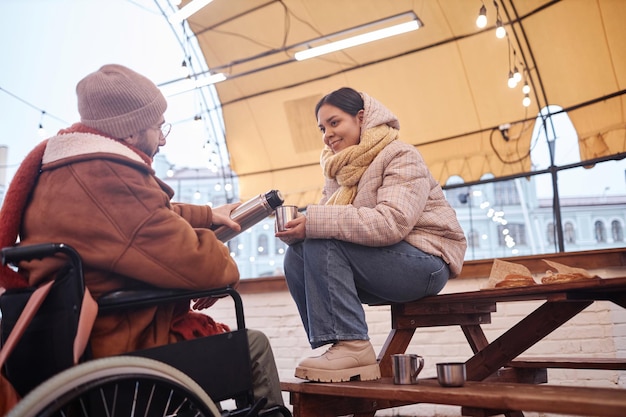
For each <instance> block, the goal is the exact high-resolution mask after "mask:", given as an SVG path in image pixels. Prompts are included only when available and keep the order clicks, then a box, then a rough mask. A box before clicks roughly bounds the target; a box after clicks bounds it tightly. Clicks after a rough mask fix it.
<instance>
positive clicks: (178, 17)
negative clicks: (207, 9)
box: [168, 0, 213, 25]
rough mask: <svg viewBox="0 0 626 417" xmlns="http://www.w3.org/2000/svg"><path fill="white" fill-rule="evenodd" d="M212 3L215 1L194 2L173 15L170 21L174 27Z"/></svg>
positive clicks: (195, 0)
mask: <svg viewBox="0 0 626 417" xmlns="http://www.w3.org/2000/svg"><path fill="white" fill-rule="evenodd" d="M212 1H213V0H192V1H190V2H189V3H187V4H186V5H185V6H184V7H183V8H181V9H180V10H179V11H177V12H176V13H174V14H173V15H171V16H170V17H169V19H168V20H169V21H170V23H171V24H173V25H175V24H178V23H180V22H182V21H183V20H185V19H187V18H188V17H189V16H191V15H192V14H194V13H195V12H197V11H198V10H200V9H202V8H203V7H204V6H206V5H207V4H209V3H211V2H212Z"/></svg>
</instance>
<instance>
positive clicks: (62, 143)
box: [42, 132, 146, 165]
mask: <svg viewBox="0 0 626 417" xmlns="http://www.w3.org/2000/svg"><path fill="white" fill-rule="evenodd" d="M102 155H110V156H116V157H119V158H123V159H128V160H130V161H134V162H137V163H141V164H143V165H146V163H145V162H144V161H143V159H142V158H141V157H140V156H139V155H138V154H137V153H136V152H134V151H133V150H132V149H130V148H129V147H127V146H125V145H123V144H122V143H120V142H118V141H116V140H114V139H110V138H107V137H105V136H100V135H95V134H92V133H82V132H74V133H68V134H63V135H58V136H54V137H52V138H50V140H49V141H48V144H47V146H46V150H45V151H44V155H43V158H42V164H44V165H45V164H53V163H57V162H59V161H62V160H65V159H68V158H80V159H85V158H95V157H101V156H102Z"/></svg>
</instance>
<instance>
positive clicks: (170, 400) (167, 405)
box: [163, 389, 174, 417]
mask: <svg viewBox="0 0 626 417" xmlns="http://www.w3.org/2000/svg"><path fill="white" fill-rule="evenodd" d="M172 395H174V390H172V389H170V395H169V396H168V397H167V403H166V404H165V410H163V417H166V416H169V415H172V414H168V413H167V410H169V409H170V404H171V403H172Z"/></svg>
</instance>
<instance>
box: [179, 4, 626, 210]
mask: <svg viewBox="0 0 626 417" xmlns="http://www.w3.org/2000/svg"><path fill="white" fill-rule="evenodd" d="M186 3H187V2H183V4H182V5H181V6H184V5H185V4H186ZM495 3H496V4H497V5H498V7H497V9H496V6H495V5H494V2H493V1H487V0H484V3H483V1H481V0H393V1H385V0H358V1H357V0H315V1H311V0H282V1H278V0H269V1H268V0H245V1H244V0H214V1H213V2H212V3H211V4H209V5H208V6H206V7H205V8H204V9H202V10H201V11H200V12H198V13H196V14H195V15H193V16H191V17H190V18H189V19H188V22H189V25H190V27H191V29H192V31H193V32H194V34H195V36H196V37H197V39H198V42H199V45H200V48H201V50H202V53H203V54H204V57H205V59H206V61H207V64H208V65H209V67H210V68H211V69H212V70H213V71H215V72H223V73H225V74H226V75H227V76H228V77H229V78H228V79H227V80H226V81H223V82H221V83H219V84H216V89H217V92H218V95H219V98H220V101H221V103H222V106H223V115H224V120H225V129H226V131H225V135H226V142H227V146H228V150H229V152H230V156H231V165H232V168H233V169H234V171H235V172H236V173H237V174H238V175H239V177H240V186H241V197H242V198H246V197H250V196H253V195H257V194H259V193H261V192H264V191H266V190H268V189H271V188H277V189H279V190H281V191H282V192H283V194H285V195H286V197H287V200H288V202H289V203H292V204H297V205H299V206H305V205H306V204H309V203H313V202H316V201H317V199H318V198H319V192H320V187H321V184H322V174H321V170H320V168H319V155H320V150H321V148H322V141H321V135H320V133H319V132H318V129H317V126H316V125H317V123H316V120H315V115H314V105H315V103H316V102H317V100H319V98H321V97H322V96H323V95H324V94H326V93H328V92H330V91H332V90H335V89H337V88H339V87H342V86H350V87H353V88H355V89H357V90H360V91H365V92H367V93H368V94H370V95H372V96H374V97H376V98H377V99H379V100H380V101H381V102H383V103H384V104H385V105H386V106H388V107H389V108H390V109H391V110H392V111H393V112H394V113H395V114H396V115H397V116H398V118H399V119H400V124H401V130H400V137H401V139H402V140H403V141H405V142H408V143H410V144H414V145H416V146H417V148H418V149H419V150H420V151H421V152H422V154H423V155H424V158H425V159H426V162H427V163H428V165H429V166H430V168H431V170H432V172H433V174H434V175H435V177H436V178H437V179H438V180H439V181H440V182H441V183H442V184H444V183H445V182H446V181H447V180H448V179H449V178H450V177H451V176H459V177H461V178H462V179H463V180H464V181H466V182H467V181H474V180H477V179H479V178H481V176H483V175H484V174H486V173H489V174H492V175H494V176H497V177H498V176H506V175H512V174H516V173H520V172H527V171H529V170H530V159H529V156H528V154H529V144H530V142H531V135H532V132H533V129H534V125H535V118H536V116H537V114H538V113H539V111H540V109H542V108H543V107H545V106H546V105H548V104H550V105H558V106H561V107H562V108H565V109H568V110H569V111H568V114H569V116H570V118H571V119H572V122H573V124H574V127H575V128H576V130H577V132H578V135H579V138H580V149H581V159H583V160H587V159H592V158H595V157H599V156H604V155H610V154H619V153H623V152H625V151H626V96H624V94H623V93H624V90H625V88H626V24H625V23H624V22H626V1H623V0H563V1H551V0H496V2H495ZM483 4H484V5H485V6H486V9H487V18H488V25H487V27H486V28H484V29H478V28H477V27H476V24H475V20H476V17H477V16H478V12H479V9H480V7H481V6H482V5H483ZM407 12H409V17H408V18H407ZM411 14H414V15H416V16H417V17H418V18H419V20H421V22H423V24H424V26H423V27H421V28H420V29H419V30H417V31H413V32H409V33H406V34H402V35H398V36H395V37H391V38H387V39H384V40H379V41H376V42H372V43H369V44H366V45H361V46H356V47H353V48H350V49H346V50H343V51H340V52H335V53H331V54H328V55H323V56H320V57H317V58H312V59H309V60H305V61H296V60H295V59H294V53H295V52H297V51H299V50H303V49H306V47H307V45H313V46H314V45H317V44H320V43H324V42H328V41H332V40H336V39H338V38H342V37H346V36H347V35H346V34H345V33H344V32H346V31H347V30H351V31H350V35H352V34H359V33H361V32H363V31H364V30H365V29H359V27H360V26H363V25H367V24H369V23H372V22H378V23H376V24H375V25H373V26H371V27H368V28H367V30H372V29H376V28H379V27H382V25H383V24H388V22H382V20H384V19H386V18H391V17H394V16H399V17H398V19H399V20H404V21H406V20H407V19H409V18H410V15H411ZM497 14H499V16H500V18H501V20H502V22H503V23H504V27H505V28H506V30H507V33H508V36H507V37H505V38H503V39H498V38H496V36H495V26H496V15H497ZM352 29H354V30H352ZM324 37H327V40H323V39H322V38H324ZM515 67H517V69H518V70H519V71H520V72H522V74H523V75H524V79H525V80H526V81H527V82H528V84H529V85H530V87H531V91H530V94H529V98H530V99H531V104H530V106H529V107H524V106H523V105H522V99H523V97H524V94H523V93H522V85H523V83H524V81H522V82H521V83H520V84H519V85H518V86H517V87H515V88H509V87H508V86H507V78H508V74H509V71H510V70H514V69H515ZM505 124H510V125H511V126H510V128H509V130H508V131H507V132H506V133H507V137H508V140H505V139H504V138H503V135H502V133H501V130H500V129H499V128H498V127H499V126H501V125H505Z"/></svg>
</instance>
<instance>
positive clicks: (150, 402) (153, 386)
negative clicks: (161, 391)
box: [143, 384, 156, 417]
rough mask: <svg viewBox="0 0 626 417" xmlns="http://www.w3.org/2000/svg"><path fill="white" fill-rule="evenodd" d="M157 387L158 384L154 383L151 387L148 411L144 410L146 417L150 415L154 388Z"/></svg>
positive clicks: (147, 405)
mask: <svg viewBox="0 0 626 417" xmlns="http://www.w3.org/2000/svg"><path fill="white" fill-rule="evenodd" d="M155 389H156V384H152V388H150V395H149V396H148V403H147V404H146V411H145V412H144V415H143V416H144V417H148V411H149V410H150V406H151V405H152V399H153V398H154V390H155Z"/></svg>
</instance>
